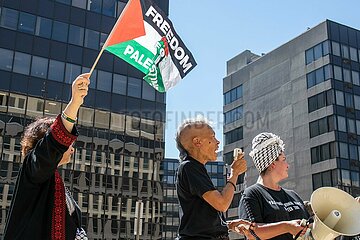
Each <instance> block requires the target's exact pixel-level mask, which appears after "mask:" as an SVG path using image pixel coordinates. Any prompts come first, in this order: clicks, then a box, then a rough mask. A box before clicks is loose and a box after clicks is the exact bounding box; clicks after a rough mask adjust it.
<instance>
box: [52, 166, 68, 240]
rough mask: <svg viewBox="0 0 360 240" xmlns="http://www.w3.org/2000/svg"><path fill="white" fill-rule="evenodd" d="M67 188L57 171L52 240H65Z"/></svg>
mask: <svg viewBox="0 0 360 240" xmlns="http://www.w3.org/2000/svg"><path fill="white" fill-rule="evenodd" d="M65 212H66V211H65V187H64V183H63V181H62V179H61V176H60V174H59V172H58V171H57V170H55V193H54V208H53V212H52V225H51V239H52V240H65Z"/></svg>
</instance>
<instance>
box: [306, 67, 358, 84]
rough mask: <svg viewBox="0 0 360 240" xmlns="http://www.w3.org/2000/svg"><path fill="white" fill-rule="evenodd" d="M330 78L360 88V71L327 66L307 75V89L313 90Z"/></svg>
mask: <svg viewBox="0 0 360 240" xmlns="http://www.w3.org/2000/svg"><path fill="white" fill-rule="evenodd" d="M330 78H334V79H335V80H339V81H344V82H348V83H352V84H354V85H357V86H360V74H359V72H358V71H355V70H350V69H346V68H342V67H340V66H337V65H333V66H331V65H325V66H324V67H321V68H318V69H316V70H314V71H312V72H310V73H308V74H307V75H306V80H307V88H311V87H313V86H315V85H317V84H320V83H322V82H324V81H326V80H328V79H330Z"/></svg>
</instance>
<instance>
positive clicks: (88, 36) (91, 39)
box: [84, 29, 100, 50]
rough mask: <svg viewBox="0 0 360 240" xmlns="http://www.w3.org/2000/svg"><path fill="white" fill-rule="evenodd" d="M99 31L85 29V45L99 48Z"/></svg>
mask: <svg viewBox="0 0 360 240" xmlns="http://www.w3.org/2000/svg"><path fill="white" fill-rule="evenodd" d="M99 38H100V36H99V32H97V31H94V30H91V29H86V30H85V44H84V46H85V47H88V48H91V49H95V50H98V49H99Z"/></svg>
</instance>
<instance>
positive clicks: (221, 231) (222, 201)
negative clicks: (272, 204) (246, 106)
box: [176, 117, 250, 240]
mask: <svg viewBox="0 0 360 240" xmlns="http://www.w3.org/2000/svg"><path fill="white" fill-rule="evenodd" d="M176 143H177V148H178V149H179V152H180V160H181V161H180V165H179V167H178V170H177V176H176V189H177V195H178V198H179V203H180V206H181V210H182V213H183V214H182V216H181V220H180V226H179V239H181V240H186V239H196V240H202V239H224V240H225V239H229V237H228V230H229V228H230V229H234V228H235V226H237V229H239V231H240V232H241V233H244V234H246V229H247V228H246V226H249V225H250V222H247V221H242V220H236V221H232V222H230V223H226V221H225V218H224V215H223V212H225V211H226V210H227V209H228V208H229V206H230V204H231V201H232V199H233V196H234V192H235V190H236V187H235V186H236V180H237V178H238V176H239V175H240V174H242V173H244V172H245V171H246V169H247V166H246V161H245V159H244V154H240V156H239V157H238V158H236V159H234V161H233V163H232V165H231V174H230V177H229V178H228V181H227V183H226V185H225V186H224V188H223V190H222V191H218V190H217V189H216V188H215V186H214V185H213V183H212V181H211V179H210V177H209V174H208V173H207V171H206V168H205V164H206V163H207V162H211V161H215V160H216V159H217V154H216V150H218V148H219V141H218V140H217V139H216V137H215V133H214V130H213V129H212V127H211V126H210V125H209V122H208V121H207V120H206V119H204V118H201V117H200V118H197V119H190V120H186V121H184V122H183V123H182V124H181V125H180V126H179V128H178V131H177V135H176Z"/></svg>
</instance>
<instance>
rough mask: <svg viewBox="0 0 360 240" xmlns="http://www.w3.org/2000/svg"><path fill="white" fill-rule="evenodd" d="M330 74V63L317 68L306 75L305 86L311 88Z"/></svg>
mask: <svg viewBox="0 0 360 240" xmlns="http://www.w3.org/2000/svg"><path fill="white" fill-rule="evenodd" d="M331 76H332V74H331V69H330V65H326V66H324V67H321V68H318V69H316V70H314V71H312V72H310V73H308V74H307V75H306V81H307V88H311V87H313V86H315V85H317V84H319V83H322V82H324V81H326V80H328V79H330V78H331Z"/></svg>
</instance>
